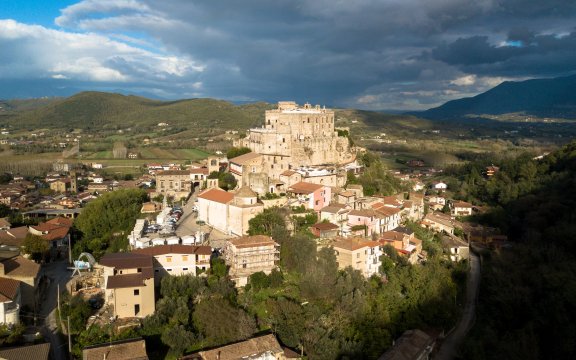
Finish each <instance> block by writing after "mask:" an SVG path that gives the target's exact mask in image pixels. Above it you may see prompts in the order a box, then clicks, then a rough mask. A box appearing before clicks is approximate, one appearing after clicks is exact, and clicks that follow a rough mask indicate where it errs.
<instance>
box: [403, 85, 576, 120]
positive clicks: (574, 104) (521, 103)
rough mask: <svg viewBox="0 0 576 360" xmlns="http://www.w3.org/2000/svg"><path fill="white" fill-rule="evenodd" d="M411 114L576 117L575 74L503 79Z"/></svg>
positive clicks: (436, 117)
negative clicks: (475, 92)
mask: <svg viewBox="0 0 576 360" xmlns="http://www.w3.org/2000/svg"><path fill="white" fill-rule="evenodd" d="M410 114H412V115H415V116H419V117H423V118H426V119H432V120H462V119H465V118H482V117H486V115H488V116H494V115H504V114H520V115H527V116H535V117H539V118H546V117H548V118H560V119H576V75H572V76H566V77H557V78H552V79H532V80H525V81H519V82H513V81H506V82H503V83H501V84H500V85H498V86H496V87H494V88H492V89H490V90H488V91H486V92H484V93H482V94H479V95H476V96H474V97H470V98H463V99H458V100H452V101H449V102H447V103H445V104H443V105H441V106H439V107H436V108H432V109H429V110H426V111H421V112H411V113H410Z"/></svg>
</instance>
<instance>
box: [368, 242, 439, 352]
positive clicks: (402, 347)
mask: <svg viewBox="0 0 576 360" xmlns="http://www.w3.org/2000/svg"><path fill="white" fill-rule="evenodd" d="M401 252H403V251H401ZM433 344H434V339H433V338H432V337H430V336H429V335H428V334H426V333H425V332H423V331H421V330H418V329H415V330H407V331H405V332H404V334H402V336H401V337H400V338H399V339H398V340H396V342H395V344H394V346H392V347H391V348H390V349H389V350H388V351H386V352H385V353H384V354H382V356H380V358H378V360H408V359H420V358H426V357H424V356H423V355H424V354H428V353H429V352H428V351H429V350H428V349H429V348H430V347H433Z"/></svg>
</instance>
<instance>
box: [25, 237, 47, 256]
mask: <svg viewBox="0 0 576 360" xmlns="http://www.w3.org/2000/svg"><path fill="white" fill-rule="evenodd" d="M48 250H50V246H49V244H48V241H46V240H45V239H43V238H42V237H41V236H38V235H34V234H30V233H28V234H26V238H24V253H26V254H29V255H30V256H31V257H32V260H34V261H36V262H39V261H41V260H42V259H43V258H44V256H45V255H46V253H47V252H48Z"/></svg>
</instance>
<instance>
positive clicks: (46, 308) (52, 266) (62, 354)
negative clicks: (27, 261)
mask: <svg viewBox="0 0 576 360" xmlns="http://www.w3.org/2000/svg"><path fill="white" fill-rule="evenodd" d="M41 273H42V274H43V275H45V276H46V277H47V278H48V279H49V285H48V287H47V288H46V291H45V292H44V294H43V296H42V301H41V304H40V311H39V315H40V316H39V317H40V319H44V326H43V327H42V335H44V337H45V338H46V339H47V340H49V341H50V348H51V351H52V356H53V359H54V360H65V359H67V358H68V356H67V355H68V351H67V350H68V348H67V343H66V341H64V340H63V337H62V336H61V335H60V334H59V333H58V325H57V321H56V317H57V315H56V308H57V306H58V285H60V291H61V292H62V291H64V290H65V289H66V284H67V283H68V281H69V280H70V275H72V272H71V271H70V270H68V262H67V261H66V260H65V259H61V260H58V261H54V262H51V263H48V264H45V265H44V266H43V267H42V270H41Z"/></svg>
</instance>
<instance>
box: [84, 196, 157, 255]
mask: <svg viewBox="0 0 576 360" xmlns="http://www.w3.org/2000/svg"><path fill="white" fill-rule="evenodd" d="M147 198H148V195H147V193H146V192H145V191H144V190H141V189H126V190H118V191H114V192H110V193H106V194H103V195H102V196H100V197H99V198H98V199H96V200H94V201H91V202H90V203H88V205H86V207H85V208H84V210H83V211H82V213H81V214H80V215H79V216H78V219H76V222H75V226H76V228H77V229H78V230H80V231H81V233H82V240H81V241H80V242H78V243H77V244H76V246H75V248H74V252H75V253H76V254H79V253H80V252H83V251H90V252H92V253H93V255H94V256H95V257H97V258H99V257H100V256H102V255H103V254H104V252H106V251H107V250H108V249H109V248H112V250H113V251H120V250H124V249H126V247H127V245H128V242H127V241H126V235H127V234H128V233H129V232H130V231H131V230H132V228H133V227H134V223H135V222H136V219H137V218H138V216H139V215H140V209H141V207H142V203H144V202H145V201H146V200H147Z"/></svg>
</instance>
